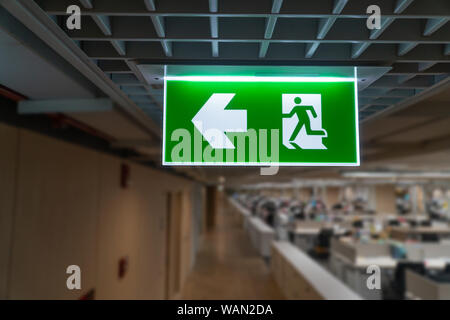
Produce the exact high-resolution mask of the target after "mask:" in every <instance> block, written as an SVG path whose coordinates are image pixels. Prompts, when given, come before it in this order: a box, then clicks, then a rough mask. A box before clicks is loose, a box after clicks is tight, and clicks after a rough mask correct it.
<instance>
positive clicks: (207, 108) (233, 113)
mask: <svg viewBox="0 0 450 320" xmlns="http://www.w3.org/2000/svg"><path fill="white" fill-rule="evenodd" d="M234 96H235V94H234V93H214V94H213V95H212V96H211V97H210V98H209V99H208V101H206V103H205V104H204V105H203V106H202V108H201V109H200V111H199V112H198V113H197V114H196V115H195V117H194V118H193V119H192V123H193V124H194V126H195V127H196V128H197V130H198V131H200V133H201V134H202V135H203V137H204V138H205V140H206V141H208V143H209V144H210V145H211V147H213V148H214V149H235V146H234V145H233V143H232V142H231V141H230V139H228V137H227V136H226V135H225V132H246V131H247V110H225V108H226V106H227V105H228V104H229V103H230V101H231V99H233V97H234Z"/></svg>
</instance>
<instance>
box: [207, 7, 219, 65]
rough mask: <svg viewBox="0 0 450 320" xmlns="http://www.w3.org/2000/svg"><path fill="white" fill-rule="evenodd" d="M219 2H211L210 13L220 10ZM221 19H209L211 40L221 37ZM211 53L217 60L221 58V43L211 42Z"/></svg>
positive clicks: (214, 17)
mask: <svg viewBox="0 0 450 320" xmlns="http://www.w3.org/2000/svg"><path fill="white" fill-rule="evenodd" d="M218 5H219V4H218V0H209V12H212V13H215V12H217V10H218ZM218 20H219V18H217V17H216V16H213V17H210V18H209V25H210V29H211V38H214V39H216V38H218V37H219V21H218ZM211 51H212V56H213V57H214V58H217V57H218V56H219V42H217V41H213V42H211Z"/></svg>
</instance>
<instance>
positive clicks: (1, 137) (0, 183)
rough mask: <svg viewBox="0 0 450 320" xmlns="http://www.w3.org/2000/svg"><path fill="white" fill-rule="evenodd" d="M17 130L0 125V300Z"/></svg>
mask: <svg viewBox="0 0 450 320" xmlns="http://www.w3.org/2000/svg"><path fill="white" fill-rule="evenodd" d="M17 146H18V130H17V129H15V128H12V127H9V126H6V125H3V124H0V150H1V152H2V154H1V156H0V299H5V298H6V297H7V285H8V283H7V282H8V267H9V262H10V260H9V258H10V254H11V250H10V247H11V229H12V223H13V214H12V213H13V209H14V190H15V175H16V164H17Z"/></svg>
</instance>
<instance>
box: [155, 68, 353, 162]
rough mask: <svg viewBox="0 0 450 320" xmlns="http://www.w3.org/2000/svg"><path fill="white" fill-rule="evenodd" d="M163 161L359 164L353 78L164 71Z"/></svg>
mask: <svg viewBox="0 0 450 320" xmlns="http://www.w3.org/2000/svg"><path fill="white" fill-rule="evenodd" d="M163 130H164V138H163V140H164V141H163V164H164V165H223V166H233V165H238V166H255V165H256V166H265V165H280V166H358V165H359V132H358V105H357V81H356V77H285V76H284V77H275V76H273V77H272V76H211V75H208V76H166V77H165V96H164V129H163Z"/></svg>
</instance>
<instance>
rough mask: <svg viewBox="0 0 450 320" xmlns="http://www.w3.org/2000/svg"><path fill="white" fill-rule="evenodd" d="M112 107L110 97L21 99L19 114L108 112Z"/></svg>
mask: <svg viewBox="0 0 450 320" xmlns="http://www.w3.org/2000/svg"><path fill="white" fill-rule="evenodd" d="M113 109H114V105H113V102H112V101H111V99H56V100H23V101H20V102H19V104H18V108H17V112H18V113H19V114H40V113H74V112H76V113H80V112H108V111H112V110H113Z"/></svg>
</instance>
